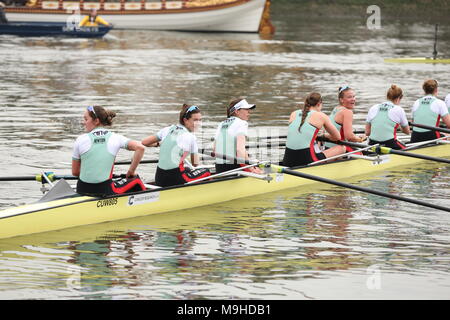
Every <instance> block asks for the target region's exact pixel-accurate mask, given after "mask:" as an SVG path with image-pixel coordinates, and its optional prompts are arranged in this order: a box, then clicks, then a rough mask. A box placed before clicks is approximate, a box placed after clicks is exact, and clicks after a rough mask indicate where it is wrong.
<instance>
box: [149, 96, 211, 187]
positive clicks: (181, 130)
mask: <svg viewBox="0 0 450 320" xmlns="http://www.w3.org/2000/svg"><path fill="white" fill-rule="evenodd" d="M201 120H202V115H201V112H200V109H199V108H198V107H197V106H191V105H187V104H183V106H182V108H181V112H180V118H179V123H178V124H175V125H172V126H168V127H165V128H163V129H161V130H160V131H159V132H158V133H157V134H156V135H151V136H148V137H146V138H144V139H143V140H142V144H143V145H144V146H147V147H150V146H159V144H160V146H161V149H160V152H159V161H158V166H157V168H156V175H155V183H156V185H157V186H160V187H170V186H175V185H181V184H184V183H186V182H190V181H195V180H198V179H200V178H204V177H208V176H210V175H211V173H210V172H209V170H208V169H206V168H198V169H192V168H189V167H186V166H185V162H188V157H189V155H190V160H191V164H192V166H194V167H197V166H198V165H199V156H198V145H197V138H196V137H195V135H194V132H195V131H197V130H198V129H199V128H200V125H201Z"/></svg>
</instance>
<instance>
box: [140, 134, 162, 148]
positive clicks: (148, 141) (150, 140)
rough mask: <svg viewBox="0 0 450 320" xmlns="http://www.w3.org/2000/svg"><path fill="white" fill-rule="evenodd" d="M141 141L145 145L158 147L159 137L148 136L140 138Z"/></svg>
mask: <svg viewBox="0 0 450 320" xmlns="http://www.w3.org/2000/svg"><path fill="white" fill-rule="evenodd" d="M141 143H142V144H143V145H144V146H146V147H159V139H158V137H157V136H148V137H147V138H144V139H142V141H141Z"/></svg>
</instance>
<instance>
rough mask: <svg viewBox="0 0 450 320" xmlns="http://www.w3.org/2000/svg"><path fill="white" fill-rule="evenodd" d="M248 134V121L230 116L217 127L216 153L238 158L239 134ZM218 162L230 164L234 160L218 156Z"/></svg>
mask: <svg viewBox="0 0 450 320" xmlns="http://www.w3.org/2000/svg"><path fill="white" fill-rule="evenodd" d="M240 135H244V136H248V122H247V121H245V120H242V119H240V118H238V117H229V118H228V119H226V120H224V121H222V122H221V123H220V124H219V126H218V127H217V131H216V135H215V144H216V150H215V151H216V153H218V154H221V155H226V156H228V157H232V158H236V152H237V136H240ZM216 163H218V164H224V163H227V164H230V163H233V161H232V160H225V159H221V158H216Z"/></svg>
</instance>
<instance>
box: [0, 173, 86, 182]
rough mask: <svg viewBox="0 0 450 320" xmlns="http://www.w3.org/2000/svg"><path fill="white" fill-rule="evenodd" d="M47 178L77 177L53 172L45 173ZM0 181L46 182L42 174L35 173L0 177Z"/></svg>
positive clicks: (68, 178) (72, 178)
mask: <svg viewBox="0 0 450 320" xmlns="http://www.w3.org/2000/svg"><path fill="white" fill-rule="evenodd" d="M46 176H47V178H49V180H50V181H55V180H60V179H64V180H78V177H75V176H70V175H67V176H59V175H55V174H53V173H49V174H46ZM0 181H38V182H42V181H44V182H46V181H45V179H43V177H42V174H37V175H35V176H15V177H0Z"/></svg>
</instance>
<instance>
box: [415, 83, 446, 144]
mask: <svg viewBox="0 0 450 320" xmlns="http://www.w3.org/2000/svg"><path fill="white" fill-rule="evenodd" d="M422 88H423V91H424V92H425V96H424V97H422V98H420V99H417V100H416V102H414V105H413V107H412V120H413V121H412V122H413V123H417V124H423V125H427V126H433V127H439V124H440V122H441V120H442V121H443V122H444V123H445V125H446V126H447V128H450V114H449V110H448V108H447V106H446V104H445V102H444V101H442V100H440V99H438V98H437V97H436V96H437V93H438V82H437V81H436V80H433V79H430V80H426V81H425V82H424V83H423V85H422ZM440 137H442V134H441V133H440V132H439V131H434V130H427V129H422V128H419V127H413V130H412V134H411V143H414V142H421V141H427V140H434V139H439V138H440Z"/></svg>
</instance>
